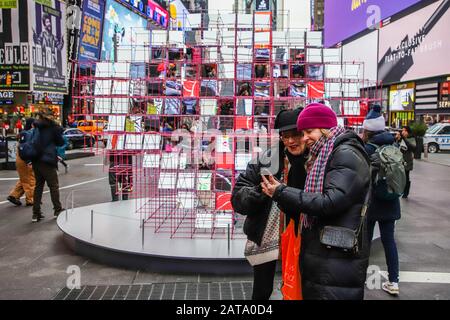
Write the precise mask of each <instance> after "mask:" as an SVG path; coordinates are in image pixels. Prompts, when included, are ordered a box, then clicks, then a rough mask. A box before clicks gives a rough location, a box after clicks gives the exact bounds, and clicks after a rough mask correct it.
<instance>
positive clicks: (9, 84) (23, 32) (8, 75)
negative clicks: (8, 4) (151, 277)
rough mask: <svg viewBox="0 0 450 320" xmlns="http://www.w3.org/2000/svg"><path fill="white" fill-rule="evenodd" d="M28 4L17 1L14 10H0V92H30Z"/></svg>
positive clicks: (23, 1)
mask: <svg viewBox="0 0 450 320" xmlns="http://www.w3.org/2000/svg"><path fill="white" fill-rule="evenodd" d="M30 59H31V54H30V47H29V45H28V4H27V0H17V6H16V8H14V9H0V90H14V91H28V90H30Z"/></svg>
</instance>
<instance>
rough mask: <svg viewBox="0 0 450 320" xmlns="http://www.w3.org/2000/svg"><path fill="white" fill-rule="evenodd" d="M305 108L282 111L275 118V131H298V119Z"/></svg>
mask: <svg viewBox="0 0 450 320" xmlns="http://www.w3.org/2000/svg"><path fill="white" fill-rule="evenodd" d="M302 110H303V108H297V109H294V110H281V111H280V112H279V113H278V115H277V117H276V118H275V129H278V130H279V131H280V132H283V131H288V130H293V129H297V118H298V116H299V114H300V112H301V111H302Z"/></svg>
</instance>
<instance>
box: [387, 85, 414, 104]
mask: <svg viewBox="0 0 450 320" xmlns="http://www.w3.org/2000/svg"><path fill="white" fill-rule="evenodd" d="M389 107H390V110H391V111H412V110H413V107H414V82H409V83H403V84H398V85H392V86H391V87H390V90H389Z"/></svg>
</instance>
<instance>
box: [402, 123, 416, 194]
mask: <svg viewBox="0 0 450 320" xmlns="http://www.w3.org/2000/svg"><path fill="white" fill-rule="evenodd" d="M398 144H399V145H400V151H401V152H402V153H403V160H404V161H405V173H406V185H405V191H403V196H402V198H404V199H406V198H408V196H409V189H410V188H411V179H410V172H411V171H412V170H413V163H414V152H415V151H416V139H414V137H413V136H412V132H411V128H410V127H409V126H403V128H402V131H401V132H400V139H399V141H398Z"/></svg>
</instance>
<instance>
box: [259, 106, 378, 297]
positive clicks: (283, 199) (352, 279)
mask: <svg viewBox="0 0 450 320" xmlns="http://www.w3.org/2000/svg"><path fill="white" fill-rule="evenodd" d="M297 129H298V130H303V135H304V137H303V140H304V142H305V143H306V145H307V147H308V149H309V152H310V157H311V159H310V160H309V161H308V163H307V169H308V177H307V179H306V183H305V189H303V190H302V189H297V188H292V187H289V186H286V185H284V184H280V183H279V182H278V181H276V180H275V179H274V178H273V177H271V176H269V179H266V178H263V184H262V188H263V192H264V193H266V194H267V195H268V196H271V197H272V199H273V200H274V201H276V202H277V204H278V206H279V207H280V208H281V209H282V210H283V212H287V213H290V214H291V215H300V213H301V221H302V242H301V251H300V272H301V277H302V294H303V298H304V299H305V300H311V299H346V300H347V299H363V298H364V283H365V280H366V270H367V267H368V260H369V245H368V239H367V233H366V232H367V231H366V228H365V224H363V227H362V231H361V232H360V233H359V235H358V251H352V250H349V251H344V250H343V249H339V248H334V247H327V246H326V245H324V244H322V243H321V241H320V234H321V231H322V230H323V228H324V227H325V226H337V227H345V228H350V229H353V230H357V229H358V228H359V226H360V223H361V221H363V222H364V219H363V220H361V219H362V218H361V214H362V212H363V205H364V204H365V202H366V197H367V194H368V190H369V185H370V177H369V172H370V171H369V169H370V162H369V158H368V156H367V153H366V152H365V150H364V144H363V142H362V140H361V139H360V138H359V137H358V136H357V135H356V134H355V133H354V132H352V131H345V130H344V129H343V128H341V127H338V126H337V118H336V114H335V113H334V112H333V111H332V110H331V109H330V108H328V107H327V106H324V105H321V104H317V103H314V104H311V105H309V106H307V107H306V108H305V109H304V110H303V111H302V113H301V114H300V116H299V118H298V121H297ZM311 190H312V191H311Z"/></svg>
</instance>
